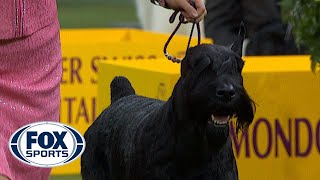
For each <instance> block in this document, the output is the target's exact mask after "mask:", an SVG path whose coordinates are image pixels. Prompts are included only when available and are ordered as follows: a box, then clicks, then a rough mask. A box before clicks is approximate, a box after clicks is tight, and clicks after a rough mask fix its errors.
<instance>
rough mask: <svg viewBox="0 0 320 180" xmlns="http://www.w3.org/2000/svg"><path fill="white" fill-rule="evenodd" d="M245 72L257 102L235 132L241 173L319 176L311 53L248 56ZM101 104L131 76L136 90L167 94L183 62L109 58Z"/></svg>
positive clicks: (319, 87) (317, 87) (319, 88)
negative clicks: (242, 129)
mask: <svg viewBox="0 0 320 180" xmlns="http://www.w3.org/2000/svg"><path fill="white" fill-rule="evenodd" d="M245 60H246V65H245V68H244V72H243V76H244V83H245V86H246V88H247V90H248V93H249V94H250V95H251V97H252V98H253V99H254V100H255V102H256V103H257V112H256V116H255V120H254V121H253V123H252V125H251V126H250V128H249V131H248V133H247V134H240V135H239V136H238V138H236V136H235V132H234V128H233V125H232V126H231V138H232V140H233V147H234V153H235V157H236V158H237V163H238V169H239V176H240V179H246V180H248V179H253V180H256V179H277V180H278V179H280V180H281V179H290V180H291V179H301V180H304V179H319V176H320V171H319V168H318V163H319V160H320V108H319V103H320V95H319V92H320V79H319V77H318V76H316V75H314V74H312V73H311V71H310V60H309V57H308V56H278V57H251V58H249V57H247V58H245ZM98 67H99V85H98V97H99V98H98V107H99V110H98V111H99V112H101V111H102V110H103V109H104V108H105V107H107V105H108V104H109V103H110V87H109V86H110V82H111V80H112V79H113V77H114V76H118V75H123V76H126V77H127V78H128V79H129V80H130V81H131V83H132V85H133V87H134V88H135V90H136V92H137V94H139V95H144V96H147V97H152V98H158V99H163V100H166V99H168V98H169V97H170V95H171V92H172V89H173V87H174V85H175V83H176V81H177V79H178V78H179V69H180V66H179V65H178V64H173V63H171V62H168V61H166V60H165V59H163V60H160V61H154V62H141V61H134V62H120V61H118V62H106V63H101V64H99V66H98Z"/></svg>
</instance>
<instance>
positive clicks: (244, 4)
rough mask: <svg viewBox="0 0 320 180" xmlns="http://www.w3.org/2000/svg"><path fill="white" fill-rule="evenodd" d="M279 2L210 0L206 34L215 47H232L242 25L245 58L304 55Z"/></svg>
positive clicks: (263, 0)
mask: <svg viewBox="0 0 320 180" xmlns="http://www.w3.org/2000/svg"><path fill="white" fill-rule="evenodd" d="M279 3H280V2H279V0H259V1H257V0H240V1H238V0H228V1H225V0H211V1H210V0H207V1H206V7H207V9H208V12H209V13H208V16H206V18H205V20H204V26H205V34H206V36H207V37H210V38H212V39H214V43H215V44H219V45H225V46H228V45H230V44H231V43H232V42H234V40H235V39H236V38H237V35H238V31H239V26H240V23H241V22H242V21H243V22H244V24H245V27H246V30H247V31H246V32H247V33H246V37H247V39H248V41H247V42H248V44H247V46H246V50H245V52H244V54H245V55H280V54H300V53H301V51H300V50H299V49H298V48H297V46H296V44H295V41H294V39H293V36H292V35H291V29H290V26H288V25H286V24H284V23H283V22H282V18H281V10H280V6H279Z"/></svg>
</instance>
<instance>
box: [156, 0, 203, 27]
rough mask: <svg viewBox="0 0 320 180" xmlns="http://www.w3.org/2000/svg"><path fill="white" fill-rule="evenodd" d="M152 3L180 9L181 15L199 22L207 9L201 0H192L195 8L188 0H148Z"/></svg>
mask: <svg viewBox="0 0 320 180" xmlns="http://www.w3.org/2000/svg"><path fill="white" fill-rule="evenodd" d="M150 1H151V2H152V3H153V4H156V5H160V6H162V7H165V8H169V9H174V10H179V11H181V13H182V15H183V16H184V17H185V18H186V19H187V20H188V21H190V22H192V21H193V20H194V19H195V20H196V22H200V21H201V20H202V19H203V18H204V17H205V16H206V15H207V10H206V7H205V5H204V3H203V1H202V0H194V2H195V6H196V7H195V8H194V7H193V6H191V5H190V3H189V1H188V0H150Z"/></svg>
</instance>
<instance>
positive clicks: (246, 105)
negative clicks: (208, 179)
mask: <svg viewBox="0 0 320 180" xmlns="http://www.w3.org/2000/svg"><path fill="white" fill-rule="evenodd" d="M239 34H240V36H239V39H238V40H237V41H236V42H234V43H233V44H232V45H231V47H224V46H218V45H209V44H204V45H199V46H196V47H194V48H190V49H189V50H188V53H187V55H186V57H185V58H184V60H183V61H182V65H181V82H182V87H183V91H184V94H185V99H186V102H187V104H188V111H189V112H190V116H193V117H192V118H194V119H196V121H199V123H203V124H204V123H205V124H206V126H207V128H206V131H207V136H208V137H207V138H208V140H209V141H210V139H212V140H214V141H217V139H216V137H215V136H216V135H217V133H216V132H219V133H218V134H219V136H221V134H224V135H226V137H227V136H228V133H229V132H228V127H229V126H228V125H229V120H230V119H232V118H235V119H237V121H236V129H237V132H238V131H239V130H245V129H246V128H247V127H248V126H249V125H250V124H251V122H252V120H253V117H254V111H255V105H254V102H253V101H252V100H251V98H250V97H249V96H248V94H247V92H246V89H245V88H244V86H243V78H242V75H241V72H242V68H243V66H244V61H243V60H242V58H241V57H242V53H241V52H242V44H243V37H244V36H243V34H244V33H243V32H241V30H240V33H239Z"/></svg>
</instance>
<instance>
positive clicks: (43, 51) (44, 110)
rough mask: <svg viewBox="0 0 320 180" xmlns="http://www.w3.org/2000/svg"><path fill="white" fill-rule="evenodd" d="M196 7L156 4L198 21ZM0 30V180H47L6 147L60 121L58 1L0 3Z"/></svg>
mask: <svg viewBox="0 0 320 180" xmlns="http://www.w3.org/2000/svg"><path fill="white" fill-rule="evenodd" d="M153 2H154V3H157V2H156V1H153ZM196 2H197V3H196V5H197V6H196V8H193V7H192V6H190V5H189V4H188V3H187V1H186V0H166V1H165V2H164V1H160V2H158V3H159V4H160V5H162V6H164V7H166V8H169V9H178V10H181V11H182V12H183V14H184V16H185V17H186V18H187V19H188V20H191V19H196V20H197V21H201V20H202V19H203V17H204V16H205V6H204V4H203V3H202V1H201V0H197V1H196ZM0 24H1V25H0V180H7V179H12V180H34V179H37V180H47V179H49V175H50V171H51V169H50V168H38V167H32V166H29V165H26V164H23V163H22V162H20V161H19V160H17V159H15V158H14V157H13V156H12V155H11V153H10V151H9V147H8V141H9V138H10V136H11V135H12V133H13V132H14V131H16V130H17V129H18V128H20V127H22V126H24V125H26V124H29V123H34V122H38V121H55V122H58V121H59V111H60V109H59V108H60V82H61V77H62V56H61V48H60V39H59V29H60V26H59V21H58V14H57V5H56V1H53V0H34V1H26V0H15V1H12V3H9V2H8V1H6V0H0Z"/></svg>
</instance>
